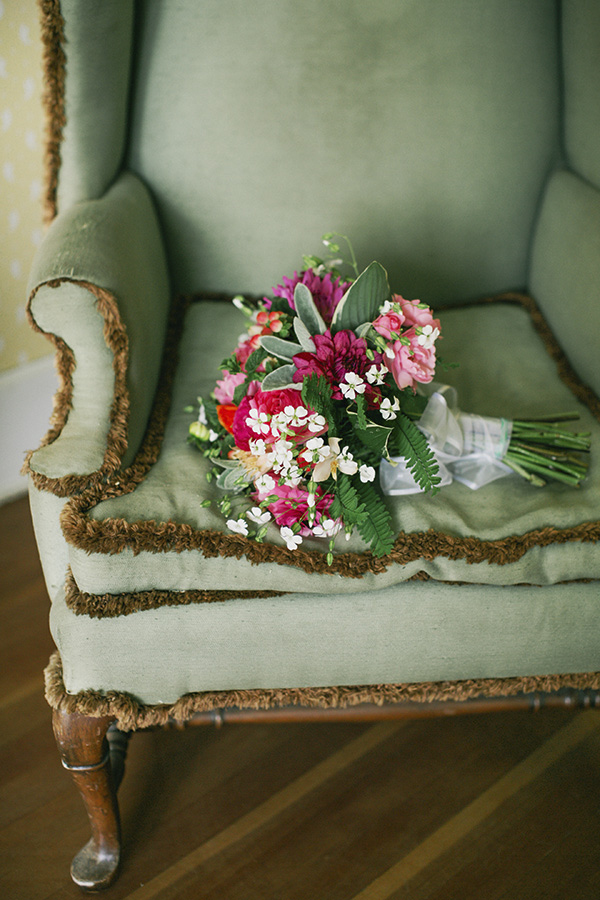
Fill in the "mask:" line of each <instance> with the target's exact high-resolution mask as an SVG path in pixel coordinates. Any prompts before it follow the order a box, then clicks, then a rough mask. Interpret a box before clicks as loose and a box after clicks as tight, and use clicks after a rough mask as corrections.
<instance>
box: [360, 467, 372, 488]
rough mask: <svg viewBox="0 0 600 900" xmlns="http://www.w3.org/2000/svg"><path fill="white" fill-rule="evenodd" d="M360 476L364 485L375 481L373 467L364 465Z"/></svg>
mask: <svg viewBox="0 0 600 900" xmlns="http://www.w3.org/2000/svg"><path fill="white" fill-rule="evenodd" d="M358 474H359V475H360V480H361V481H362V482H363V484H366V483H367V482H368V481H375V469H374V468H373V466H367V465H362V466H361V467H360V469H359V470H358Z"/></svg>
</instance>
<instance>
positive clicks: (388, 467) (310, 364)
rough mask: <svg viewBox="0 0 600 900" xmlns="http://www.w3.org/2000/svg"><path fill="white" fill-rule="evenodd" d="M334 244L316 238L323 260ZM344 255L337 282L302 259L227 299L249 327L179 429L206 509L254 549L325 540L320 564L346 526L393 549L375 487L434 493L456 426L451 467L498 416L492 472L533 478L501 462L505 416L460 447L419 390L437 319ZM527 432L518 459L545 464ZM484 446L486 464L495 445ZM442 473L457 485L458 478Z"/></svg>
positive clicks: (373, 545) (428, 371)
mask: <svg viewBox="0 0 600 900" xmlns="http://www.w3.org/2000/svg"><path fill="white" fill-rule="evenodd" d="M333 237H334V236H333V235H326V236H325V243H326V244H327V245H328V246H329V249H330V251H332V252H334V253H335V252H337V251H339V246H338V245H336V244H334V243H333ZM348 245H349V242H348ZM349 247H350V245H349ZM350 253H351V266H352V269H353V277H352V278H349V279H348V280H344V278H343V277H342V275H341V274H340V273H339V270H338V269H337V268H336V265H339V263H340V262H341V261H340V260H333V261H332V262H329V263H325V262H324V261H323V260H320V259H317V258H315V257H305V269H304V270H303V271H302V272H301V273H299V274H298V273H294V276H293V277H292V278H284V279H283V283H282V284H281V285H278V286H277V287H276V288H274V290H273V296H272V297H270V298H267V297H265V298H263V299H262V300H259V301H251V300H248V299H245V298H243V297H236V298H234V300H233V302H234V303H235V305H236V306H237V307H238V308H239V309H240V310H241V311H242V312H243V313H244V314H245V315H246V317H247V324H248V327H247V331H246V333H245V334H244V335H242V337H241V338H240V339H239V342H238V344H237V346H236V347H235V348H234V349H233V352H232V353H231V355H230V356H229V357H228V358H227V359H225V360H223V362H222V363H221V366H220V368H221V378H220V379H219V380H218V381H217V383H216V386H215V388H214V391H213V394H212V397H211V398H199V412H198V417H197V419H196V420H195V421H194V422H193V423H192V424H191V425H190V428H189V440H190V441H191V442H192V443H194V444H195V445H196V446H197V447H198V448H199V449H200V450H201V451H202V453H203V454H204V455H205V456H206V457H208V458H209V459H210V460H211V461H212V463H213V466H212V468H211V470H210V471H209V473H208V475H207V477H208V479H209V480H213V479H215V480H216V484H217V486H218V487H219V488H220V489H222V491H223V494H222V496H221V497H220V499H219V500H218V501H216V502H217V503H218V506H219V508H220V511H221V513H222V514H223V515H224V517H225V519H226V522H227V527H228V528H229V529H230V530H231V531H232V532H234V533H238V534H241V535H244V536H247V537H250V538H253V539H255V540H257V541H262V540H264V538H265V536H266V533H267V528H268V525H269V523H274V525H275V526H276V527H277V528H278V529H279V533H280V535H281V537H282V538H283V540H284V542H285V544H286V545H287V547H288V548H289V549H290V550H295V549H296V548H297V547H299V546H300V544H301V543H302V541H303V540H304V539H305V538H307V537H315V538H323V539H325V540H326V541H328V542H329V552H328V556H329V559H330V560H331V558H332V557H331V554H332V551H333V542H334V539H335V537H336V535H337V534H338V533H339V532H341V531H344V532H345V533H346V535H347V536H349V535H350V534H351V533H352V531H353V530H354V529H356V530H357V531H358V532H359V533H360V535H361V536H362V538H363V539H364V540H365V542H366V543H367V544H368V546H369V547H370V550H371V551H372V553H373V554H374V555H376V556H382V555H385V554H386V553H389V552H390V551H391V549H392V546H393V543H394V539H395V533H394V530H393V528H392V523H391V517H390V514H389V511H388V509H387V506H386V503H385V500H384V497H383V492H384V491H385V493H389V494H395V493H407V492H410V491H428V492H435V491H436V490H438V489H439V486H440V485H441V484H442V483H446V481H447V479H448V475H447V473H448V468H452V466H451V465H450V464H449V465H448V466H446V463H448V459H447V458H446V457H445V456H444V449H445V450H447V449H448V444H449V443H450V444H452V436H451V435H450V438H449V437H448V435H449V432H451V433H452V434H455V436H456V428H458V431H459V439H458V444H459V445H460V447H459V452H458V457H459V458H460V460H462V459H463V458H464V457H472V456H473V454H475V455H477V454H479V455H480V451H481V447H480V446H479V442H478V437H477V434H478V429H479V430H481V427H483V430H484V432H485V437H484V442H485V441H488V443H489V431H490V427H491V429H492V431H494V430H495V429H496V426H495V424H492V425H491V426H490V423H495V422H496V421H499V422H500V423H501V425H500V431H501V432H502V435H503V437H502V441H503V443H502V447H503V449H502V454H501V455H502V457H503V458H504V460H505V461H504V462H502V463H500V465H502V466H503V467H505V466H506V464H507V463H508V465H510V466H511V469H508V468H507V469H506V471H511V470H512V468H519V469H521V470H522V471H521V474H526V475H528V477H531V474H528V473H527V472H526V471H525V468H526V467H524V462H523V457H522V456H521V455H519V453H517V457H515V455H514V451H515V447H514V444H513V445H512V454H513V455H512V457H511V450H510V449H509V447H510V443H511V442H510V435H509V439H508V440H506V436H507V427H505V426H504V424H502V423H504V421H505V420H482V421H483V423H484V425H483V426H481V425H480V423H478V422H476V424H475V426H472V423H471V424H470V426H469V428H470V432H472V433H471V436H470V438H469V440H470V443H468V442H467V443H468V446H467V444H466V443H465V440H464V435H465V429H466V430H469V429H467V428H466V420H465V418H464V417H463V419H461V418H460V416H461V415H462V414H460V413H459V412H457V411H456V410H454V411H453V410H452V407H453V406H455V404H454V403H453V402H451V403H448V402H447V398H446V397H445V396H444V389H443V388H441V386H435V387H436V388H439V389H436V390H434V391H432V390H429V391H427V387H426V386H428V385H431V383H432V382H433V377H434V372H435V367H436V344H437V341H438V340H439V339H440V330H441V329H440V323H439V320H438V319H436V318H434V315H433V313H432V310H431V309H430V308H429V306H428V305H427V304H425V303H421V302H420V301H419V300H406V299H405V298H404V297H402V296H400V295H399V294H396V293H393V292H392V290H391V289H390V286H389V284H388V277H387V273H386V271H385V269H384V268H383V267H382V266H381V265H380V264H379V263H378V262H372V263H371V264H370V265H369V266H368V267H367V268H366V269H365V270H364V271H362V272H360V273H359V270H358V267H357V265H356V260H355V258H354V253H353V251H352V248H351V247H350ZM428 393H429V394H430V395H431V396H427V394H428ZM440 396H441V397H442V406H444V407H445V413H444V415H443V416H442V419H443V420H444V424H443V428H442V435H441V437H440V428H439V423H438V426H436V427H435V428H433V430H432V427H431V418H432V410H433V414H434V415H433V418H434V419H438V420H439V415H437V414H436V409H435V407H436V406H437V407H439V405H440V400H439V398H440ZM467 418H469V419H470V420H479V419H480V418H481V417H467ZM453 422H454V424H455V425H456V427H454V425H453V424H452V423H453ZM486 423H487V424H486ZM428 424H429V426H430V427H429V428H428V427H427V426H428ZM511 424H512V423H509V426H508V431H510V430H511V428H510V426H511ZM536 427H537V426H536V425H534V424H532V425H531V426H530V425H529V424H528V423H522V425H520V426H519V428H521V429H522V430H524V432H525V435H526V437H527V439H528V441H529V446H530V447H531V445H532V443H533V444H534V446H533V451H531V450H527V451H526V453H530V452H533V453H534V462H535V460H538V459H540V458H543V459H544V460H547V458H546V457H545V456H544V457H540V454H537V456H536V455H535V452H536V446H535V441H536V436H535V434H534V432H535V430H536ZM553 427H554V426H552V425H544V431H545V432H548V431H549V430H552V428H553ZM436 429H437V430H436ZM496 430H497V429H496ZM538 431H539V429H538ZM536 433H537V432H536ZM460 435H462V437H460ZM553 440H554V438H553ZM440 441H441V444H442V445H444V447H442V446H438V444H440ZM454 443H455V445H456V441H455V442H454ZM492 446H493V449H492V459H493V458H494V457H498V453H497V449H494V448H497V446H498V441H495V442H493V445H492ZM537 446H538V447H539V446H540V445H539V444H538V445H537ZM484 449H485V448H484ZM488 449H489V448H488ZM455 450H456V447H455V448H454V451H453V452H454V456H456V455H457V454H456V452H455ZM544 452H545V451H544ZM498 461H499V460H498ZM451 462H452V463H456V462H457V460H456V459H454V458H453V459H452V461H451ZM380 468H381V476H382V477H381V478H380V477H379V470H380ZM455 468H456V467H455ZM496 468H497V467H496ZM384 469H385V471H384ZM440 471H441V472H442V474H440ZM390 473H391V474H390ZM529 473H531V470H529ZM398 474H399V475H400V478H399V479H398V477H397V475H398ZM502 474H503V473H502ZM444 476H445V477H444ZM454 476H455V477H457V478H459V479H460V474H459V473H458V471H456V472H455V473H454ZM493 477H498V474H497V473H496V474H494V476H493ZM533 477H534V478H537V477H538V476H535V475H534V476H533ZM579 477H582V475H581V474H580V475H579ZM398 480H400V482H401V485H400V487H398ZM487 480H491V478H488V479H487ZM477 486H478V485H477ZM210 503H211V501H205V504H206V505H209V504H210Z"/></svg>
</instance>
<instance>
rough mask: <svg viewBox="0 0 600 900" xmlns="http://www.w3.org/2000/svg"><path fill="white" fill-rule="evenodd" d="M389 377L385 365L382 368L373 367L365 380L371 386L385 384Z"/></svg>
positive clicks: (367, 372)
mask: <svg viewBox="0 0 600 900" xmlns="http://www.w3.org/2000/svg"><path fill="white" fill-rule="evenodd" d="M386 375H387V368H386V367H385V366H384V365H383V363H382V364H381V365H380V366H377V365H375V363H373V365H372V366H371V367H370V368H369V369H367V371H366V372H365V378H366V379H367V381H368V382H369V384H383V383H384V381H385V376H386Z"/></svg>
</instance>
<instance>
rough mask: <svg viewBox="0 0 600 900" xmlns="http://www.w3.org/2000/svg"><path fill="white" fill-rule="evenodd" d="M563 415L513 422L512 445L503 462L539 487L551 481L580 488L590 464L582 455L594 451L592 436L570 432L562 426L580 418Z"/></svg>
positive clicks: (572, 415)
mask: <svg viewBox="0 0 600 900" xmlns="http://www.w3.org/2000/svg"><path fill="white" fill-rule="evenodd" d="M578 418H579V416H578V415H577V413H563V414H562V415H556V416H548V417H543V418H539V419H529V420H527V421H521V420H518V419H517V420H515V421H513V427H512V434H511V439H510V444H509V446H508V450H507V452H506V455H505V456H504V458H503V460H502V462H504V463H506V465H507V466H510V468H511V469H513V470H514V471H515V472H517V473H518V474H519V475H521V476H522V477H523V478H526V479H527V480H528V481H529V482H531V484H533V485H536V487H543V486H544V485H545V484H546V481H547V480H548V479H553V480H554V481H561V482H563V483H564V484H569V485H571V486H572V487H579V485H580V483H581V481H582V480H583V479H584V478H585V476H586V474H587V469H588V462H587V460H586V459H585V458H582V457H581V456H579V454H581V453H584V454H585V453H588V452H589V449H590V434H589V432H588V433H585V434H583V433H581V432H579V433H577V432H572V431H568V430H567V429H566V428H563V427H562V423H563V422H566V421H569V420H573V419H578Z"/></svg>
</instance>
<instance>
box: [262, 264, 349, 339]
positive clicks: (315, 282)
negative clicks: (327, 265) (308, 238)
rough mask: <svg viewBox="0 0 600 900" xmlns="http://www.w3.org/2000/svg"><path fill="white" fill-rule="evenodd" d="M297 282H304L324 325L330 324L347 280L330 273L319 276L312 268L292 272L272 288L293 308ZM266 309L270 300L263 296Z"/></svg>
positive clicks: (347, 286)
mask: <svg viewBox="0 0 600 900" xmlns="http://www.w3.org/2000/svg"><path fill="white" fill-rule="evenodd" d="M297 284H305V285H306V287H307V288H308V289H309V291H310V292H311V294H312V296H313V300H314V301H315V305H316V307H317V309H318V310H319V312H320V313H321V316H322V317H323V321H324V322H325V324H326V325H330V324H331V320H332V318H333V314H334V312H335V308H336V306H337V305H338V303H339V302H340V300H341V299H342V297H343V296H344V294H345V293H346V291H347V290H348V288H349V287H350V282H349V281H342V279H341V278H335V279H334V278H332V277H331V273H330V272H328V273H327V274H326V275H324V276H323V277H321V276H320V275H317V274H316V272H314V271H313V269H307V270H306V271H305V272H300V274H298V273H297V272H294V277H293V278H286V277H284V279H283V284H278V285H277V287H274V288H273V295H274V296H275V297H284V298H285V299H286V300H287V302H288V303H289V305H290V309H293V310H295V309H296V307H295V305H294V290H295V289H296V285H297ZM265 303H266V304H267V309H269V308H270V303H271V301H270V300H269V298H268V297H265Z"/></svg>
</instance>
